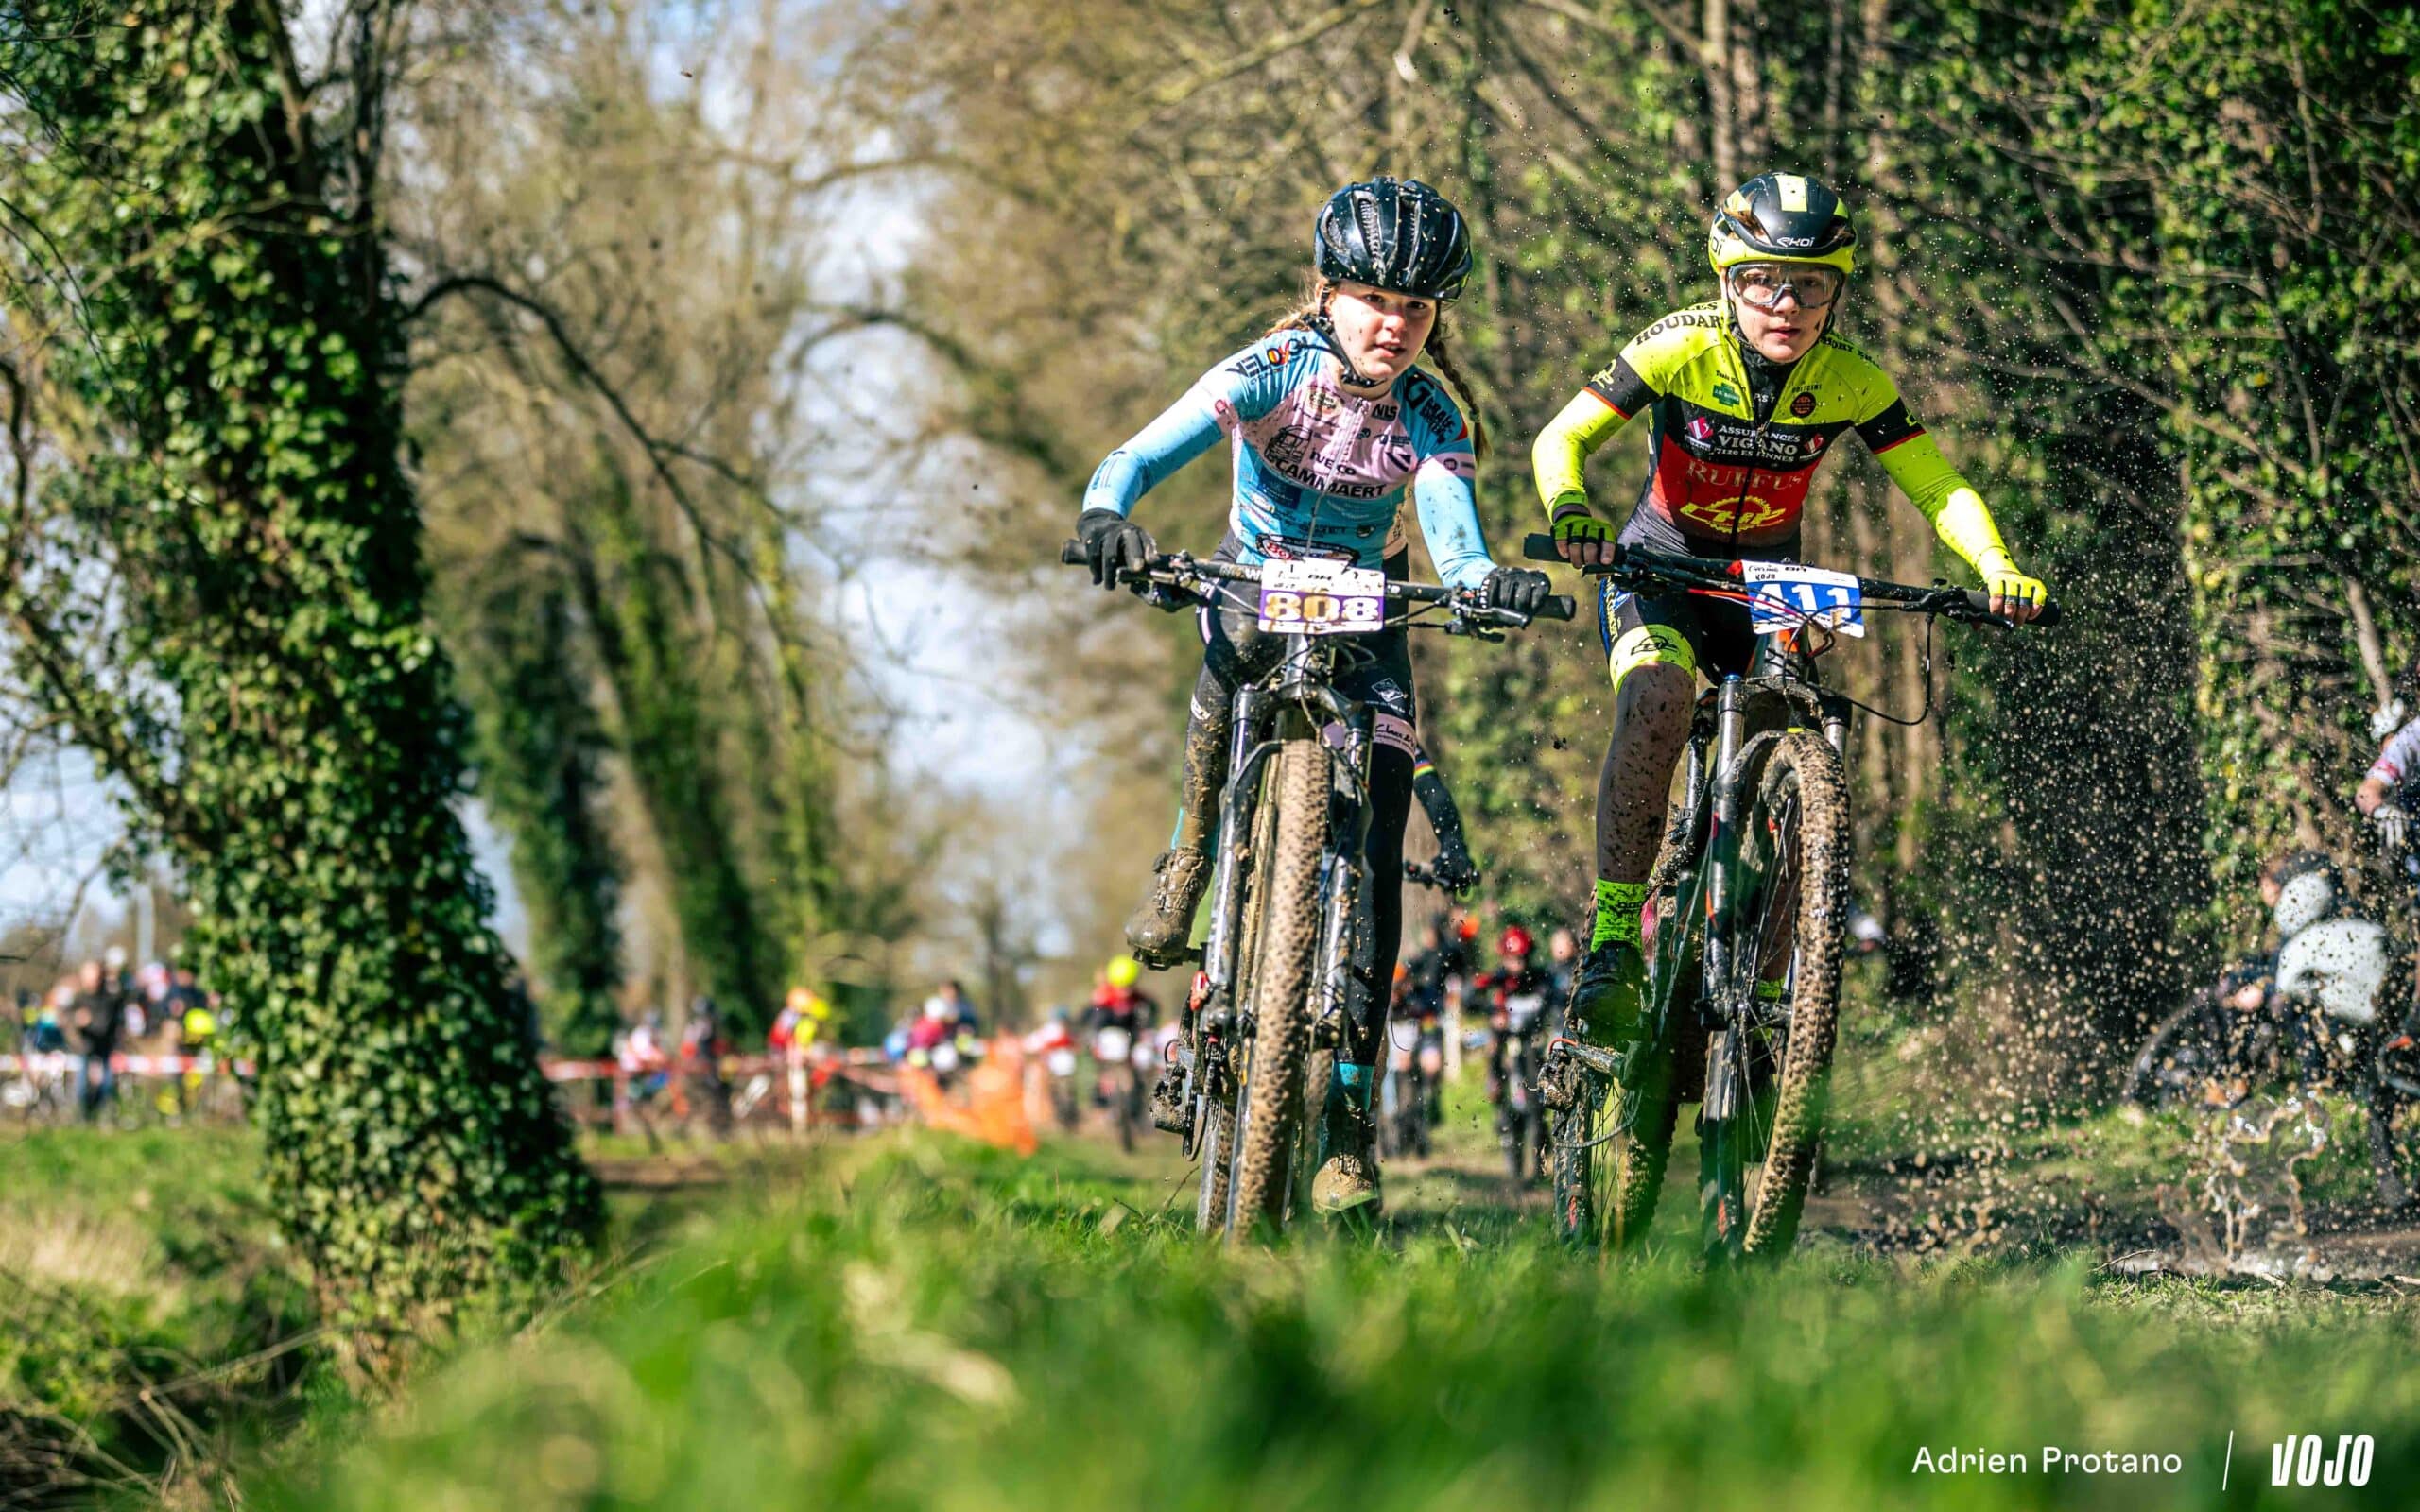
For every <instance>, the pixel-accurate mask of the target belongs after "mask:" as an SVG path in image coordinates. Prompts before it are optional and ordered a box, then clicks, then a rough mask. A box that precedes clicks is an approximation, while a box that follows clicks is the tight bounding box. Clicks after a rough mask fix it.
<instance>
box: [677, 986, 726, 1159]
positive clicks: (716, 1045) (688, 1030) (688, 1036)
mask: <svg viewBox="0 0 2420 1512" xmlns="http://www.w3.org/2000/svg"><path fill="white" fill-rule="evenodd" d="M730 1054H731V1044H730V1042H729V1041H728V1040H724V1039H723V1035H722V1015H721V1013H720V1011H719V1010H717V1008H716V1007H715V1000H714V999H713V998H710V997H708V996H707V995H706V994H704V993H703V992H700V993H699V994H698V995H697V996H696V997H694V998H692V999H690V1000H689V1017H688V1020H687V1022H684V1023H683V1024H682V1025H681V1070H682V1074H683V1079H684V1080H685V1081H686V1082H687V1085H688V1093H689V1105H690V1106H691V1107H692V1108H704V1109H705V1110H706V1126H707V1127H708V1128H709V1129H711V1130H712V1131H713V1132H714V1133H715V1134H716V1135H717V1137H719V1136H721V1135H723V1134H727V1133H729V1132H730V1131H731V1084H730V1083H729V1082H727V1081H725V1080H723V1077H722V1057H725V1056H727V1055H730Z"/></svg>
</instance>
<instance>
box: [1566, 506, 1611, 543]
mask: <svg viewBox="0 0 2420 1512" xmlns="http://www.w3.org/2000/svg"><path fill="white" fill-rule="evenodd" d="M1553 529H1554V543H1555V544H1556V545H1558V546H1560V545H1564V544H1565V543H1567V542H1570V541H1581V542H1583V543H1597V542H1602V541H1611V540H1613V539H1614V527H1613V526H1611V525H1609V524H1605V522H1603V521H1602V520H1599V519H1598V518H1597V517H1596V516H1595V515H1593V514H1590V513H1589V512H1588V507H1587V506H1586V505H1584V504H1559V505H1557V506H1555V511H1554V526H1553Z"/></svg>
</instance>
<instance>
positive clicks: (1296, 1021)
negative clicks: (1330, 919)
mask: <svg viewBox="0 0 2420 1512" xmlns="http://www.w3.org/2000/svg"><path fill="white" fill-rule="evenodd" d="M1329 759H1330V758H1329V754H1328V750H1327V747H1324V746H1322V745H1321V744H1320V743H1319V741H1318V740H1317V739H1316V738H1311V737H1305V738H1303V739H1297V740H1289V741H1288V742H1287V743H1286V745H1285V747H1283V748H1282V749H1280V750H1279V751H1278V752H1277V754H1276V755H1275V756H1274V757H1273V758H1271V761H1270V768H1271V776H1270V777H1269V779H1268V782H1269V786H1268V788H1267V789H1266V790H1265V791H1264V793H1263V794H1262V798H1261V801H1262V802H1263V803H1264V804H1269V805H1272V806H1273V807H1274V808H1275V809H1276V815H1277V817H1276V825H1275V831H1274V835H1273V839H1272V843H1271V847H1270V851H1269V854H1268V856H1267V857H1266V858H1265V859H1263V860H1261V861H1260V863H1259V865H1260V883H1261V889H1262V898H1263V907H1262V912H1261V918H1260V939H1259V947H1260V948H1259V950H1258V952H1257V953H1256V954H1257V956H1258V959H1257V961H1256V962H1255V965H1254V969H1253V996H1252V1009H1253V1036H1252V1046H1251V1056H1250V1059H1249V1060H1248V1061H1247V1063H1246V1066H1245V1070H1244V1078H1243V1095H1242V1118H1241V1120H1240V1126H1239V1127H1238V1128H1237V1130H1236V1160H1237V1165H1236V1177H1235V1191H1234V1199H1233V1200H1234V1210H1233V1211H1234V1217H1233V1221H1232V1223H1231V1226H1230V1234H1231V1236H1240V1235H1241V1234H1243V1233H1244V1232H1245V1231H1247V1230H1249V1229H1251V1228H1252V1227H1253V1224H1254V1223H1255V1222H1258V1221H1261V1220H1266V1221H1267V1222H1268V1223H1270V1224H1271V1225H1272V1226H1281V1225H1283V1224H1284V1223H1285V1221H1286V1210H1287V1206H1288V1204H1287V1197H1288V1193H1289V1189H1290V1188H1291V1186H1292V1181H1291V1179H1290V1178H1291V1177H1292V1175H1293V1164H1294V1162H1293V1151H1294V1142H1295V1141H1296V1140H1298V1139H1301V1138H1302V1137H1303V1135H1304V1132H1305V1113H1304V1108H1303V1102H1304V1098H1303V1090H1302V1074H1303V1062H1304V1059H1305V1053H1306V1051H1307V1049H1308V1046H1309V1040H1310V1027H1311V996H1312V991H1313V989H1314V988H1315V987H1316V985H1317V983H1316V979H1315V969H1314V964H1313V961H1312V956H1313V954H1315V952H1316V949H1317V947H1318V944H1319V939H1320V933H1321V929H1320V926H1321V916H1320V890H1319V881H1320V858H1321V857H1322V855H1324V854H1325V853H1326V851H1327V843H1328V820H1329V813H1328V797H1329V791H1330V786H1331V782H1332V778H1331V776H1330V773H1329V766H1328V763H1329Z"/></svg>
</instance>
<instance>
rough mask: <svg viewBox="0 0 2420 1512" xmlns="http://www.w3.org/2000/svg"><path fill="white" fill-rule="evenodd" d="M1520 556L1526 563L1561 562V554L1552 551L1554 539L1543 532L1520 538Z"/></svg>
mask: <svg viewBox="0 0 2420 1512" xmlns="http://www.w3.org/2000/svg"><path fill="white" fill-rule="evenodd" d="M1521 556H1522V558H1523V559H1525V560H1528V561H1552V562H1560V561H1561V560H1563V553H1562V552H1559V551H1557V550H1555V549H1554V537H1552V536H1549V535H1546V534H1544V533H1543V532H1540V533H1533V534H1530V535H1527V536H1523V537H1522V538H1521Z"/></svg>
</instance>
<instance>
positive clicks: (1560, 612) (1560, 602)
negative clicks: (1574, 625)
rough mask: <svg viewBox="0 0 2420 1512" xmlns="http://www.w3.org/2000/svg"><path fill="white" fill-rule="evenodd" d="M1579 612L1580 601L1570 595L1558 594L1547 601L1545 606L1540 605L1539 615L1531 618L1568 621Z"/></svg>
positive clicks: (1536, 614)
mask: <svg viewBox="0 0 2420 1512" xmlns="http://www.w3.org/2000/svg"><path fill="white" fill-rule="evenodd" d="M1579 612H1580V601H1579V600H1578V599H1575V598H1573V597H1572V596H1571V595H1570V594H1569V593H1557V594H1555V595H1554V596H1553V597H1552V598H1549V599H1547V601H1546V602H1545V603H1544V604H1543V605H1540V606H1539V608H1538V611H1537V613H1535V614H1533V615H1531V616H1530V618H1532V619H1541V620H1567V619H1570V618H1572V617H1573V616H1574V615H1576V614H1578V613H1579Z"/></svg>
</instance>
